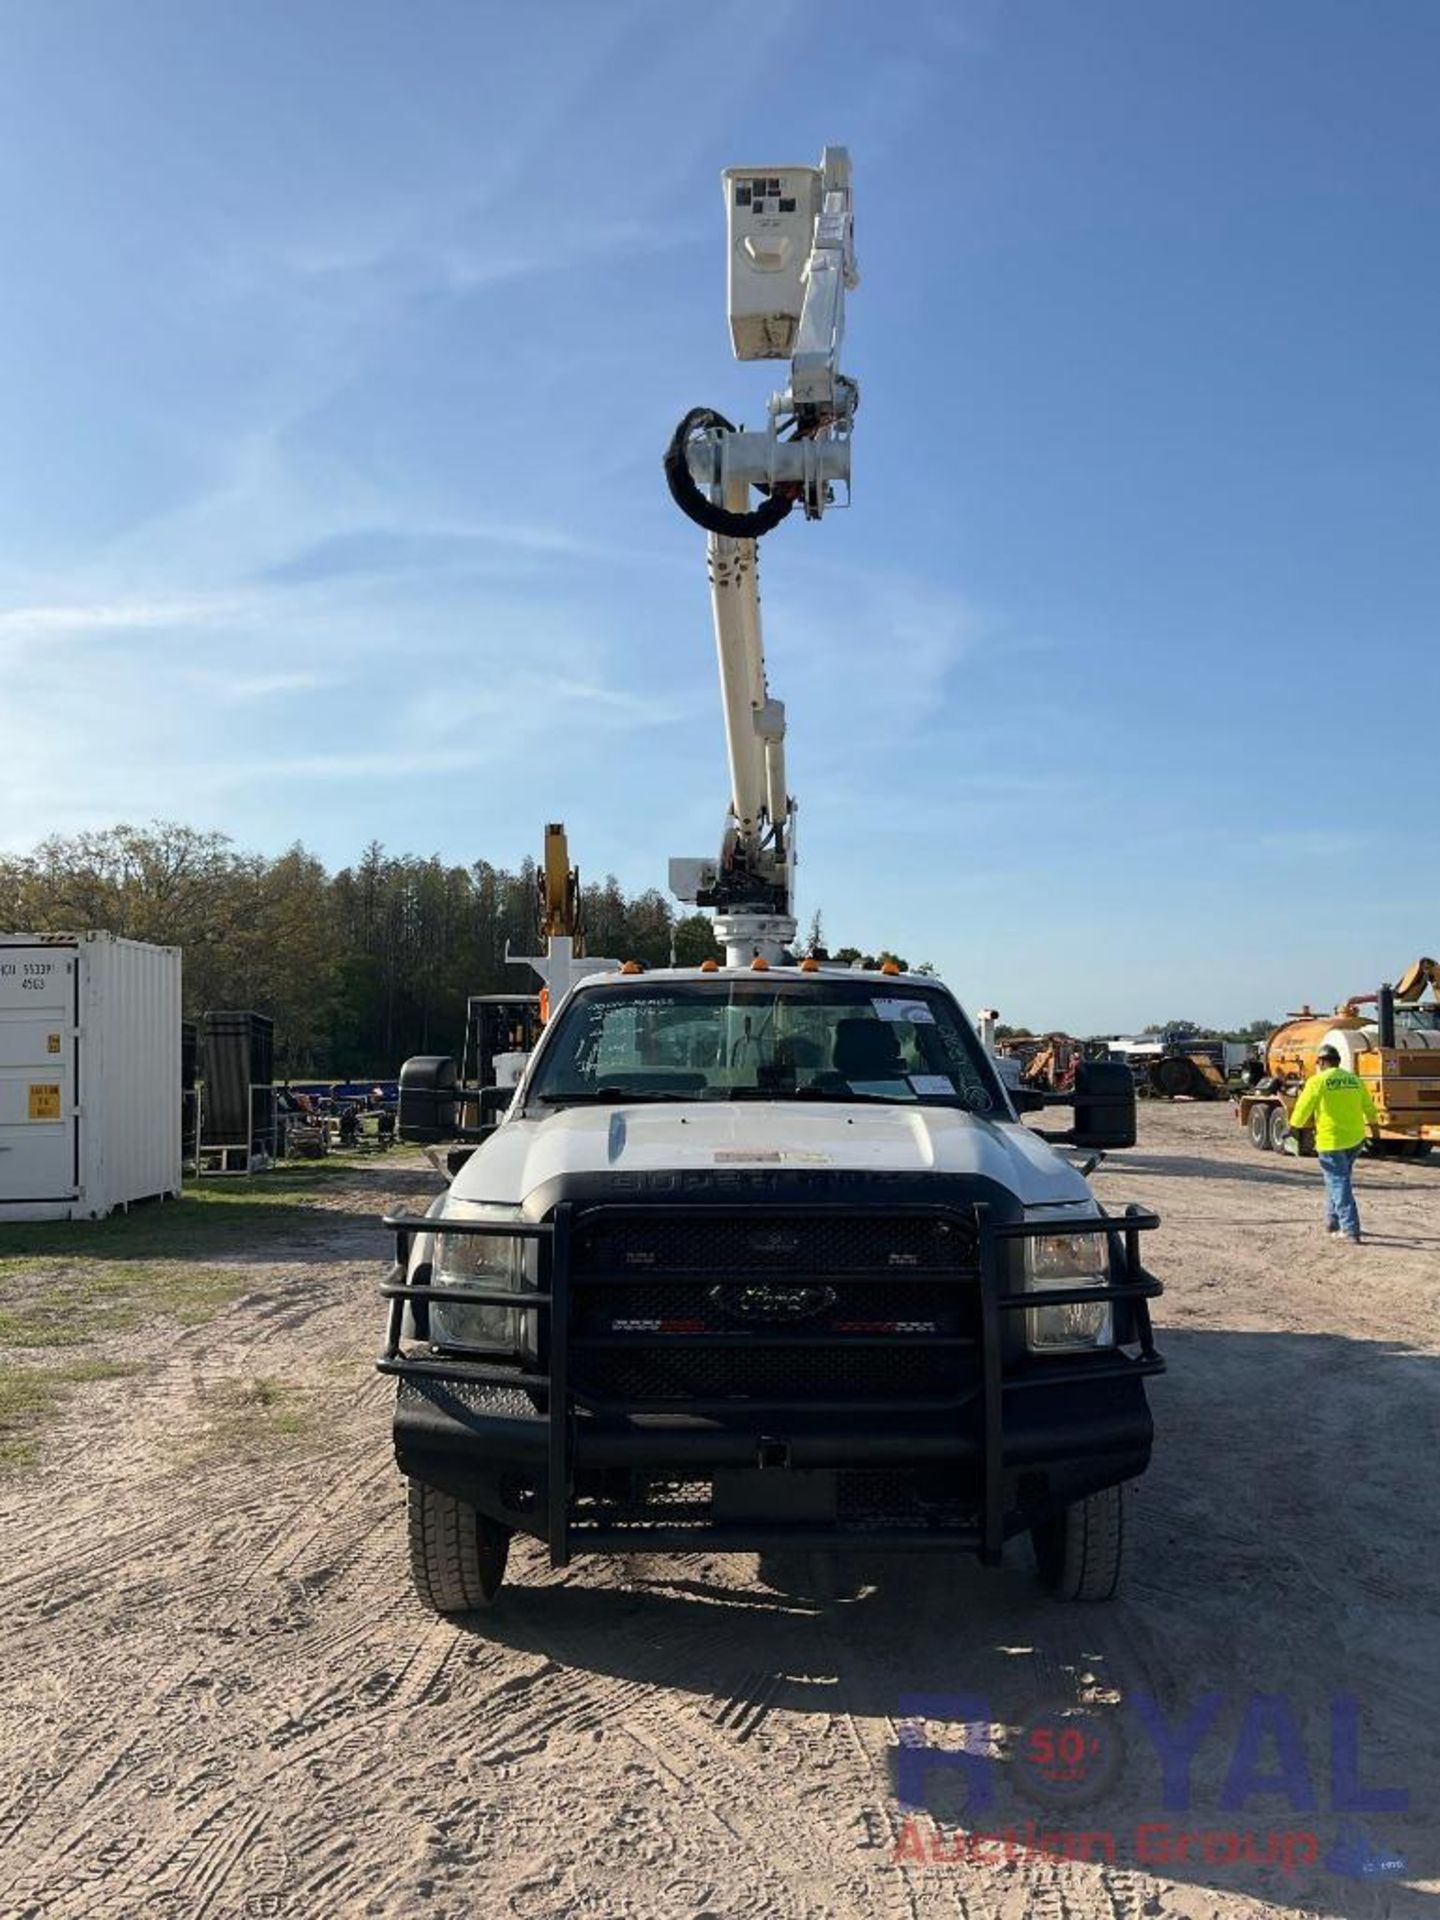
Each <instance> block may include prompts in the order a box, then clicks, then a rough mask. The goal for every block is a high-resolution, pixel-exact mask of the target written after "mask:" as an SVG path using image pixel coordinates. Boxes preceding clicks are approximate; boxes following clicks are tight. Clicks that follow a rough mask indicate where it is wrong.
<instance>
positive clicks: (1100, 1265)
mask: <svg viewBox="0 0 1440 1920" xmlns="http://www.w3.org/2000/svg"><path fill="white" fill-rule="evenodd" d="M1109 1278H1110V1262H1109V1258H1108V1253H1107V1244H1106V1240H1105V1236H1104V1234H1102V1233H1044V1234H1041V1235H1040V1236H1039V1237H1038V1238H1036V1239H1034V1240H1027V1241H1026V1242H1025V1286H1026V1289H1027V1291H1029V1292H1031V1293H1044V1292H1045V1291H1046V1290H1047V1288H1048V1289H1050V1290H1052V1291H1056V1292H1058V1291H1060V1290H1062V1289H1063V1290H1064V1291H1065V1292H1067V1293H1068V1292H1070V1291H1071V1290H1072V1289H1074V1288H1075V1287H1103V1286H1104V1285H1105V1284H1106V1282H1107V1281H1108V1280H1109ZM1025 1343H1026V1345H1027V1346H1028V1347H1029V1348H1030V1350H1031V1351H1032V1352H1033V1353H1079V1352H1083V1351H1084V1350H1086V1349H1087V1348H1091V1347H1113V1346H1114V1344H1115V1321H1114V1316H1113V1314H1112V1312H1111V1308H1110V1302H1109V1301H1108V1300H1096V1301H1095V1302H1093V1303H1091V1302H1089V1301H1084V1300H1082V1301H1078V1302H1075V1303H1072V1304H1070V1305H1064V1306H1058V1307H1031V1308H1030V1310H1029V1311H1028V1312H1027V1313H1026V1315H1025Z"/></svg>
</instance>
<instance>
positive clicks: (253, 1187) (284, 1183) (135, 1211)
mask: <svg viewBox="0 0 1440 1920" xmlns="http://www.w3.org/2000/svg"><path fill="white" fill-rule="evenodd" d="M354 1171H355V1169H354V1168H352V1167H342V1166H329V1165H327V1164H326V1163H325V1162H324V1161H319V1162H317V1163H316V1164H315V1165H314V1166H305V1167H303V1168H297V1169H294V1170H293V1171H292V1170H291V1169H289V1168H284V1169H281V1170H279V1171H277V1172H274V1173H262V1174H255V1175H254V1176H253V1177H252V1178H250V1179H239V1180H196V1181H191V1182H190V1183H189V1184H188V1185H187V1186H186V1188H185V1192H184V1195H183V1197H182V1198H181V1199H179V1200H167V1201H147V1202H144V1203H142V1204H141V1205H139V1206H134V1207H131V1209H130V1210H129V1212H128V1213H112V1214H111V1215H110V1218H109V1219H108V1220H26V1221H19V1222H11V1223H7V1224H6V1226H5V1227H4V1229H3V1231H0V1278H4V1277H5V1276H6V1275H8V1274H11V1273H16V1272H21V1273H23V1272H25V1271H27V1270H29V1269H30V1268H33V1267H34V1265H35V1264H36V1263H37V1262H44V1263H46V1264H54V1262H56V1261H58V1260H68V1259H84V1260H116V1261H136V1260H159V1261H163V1260H175V1259H180V1258H184V1257H186V1256H189V1255H200V1256H201V1257H202V1258H216V1257H223V1256H224V1254H225V1253H226V1252H227V1251H230V1252H234V1251H236V1250H238V1249H240V1248H242V1247H244V1248H246V1249H249V1248H251V1247H256V1246H261V1247H273V1246H274V1245H275V1244H276V1243H278V1242H281V1241H293V1240H297V1239H298V1240H300V1241H302V1242H303V1241H305V1240H310V1239H313V1238H315V1237H316V1236H317V1235H318V1234H319V1233H320V1232H322V1231H323V1230H324V1228H325V1226H326V1224H327V1223H328V1222H332V1221H333V1218H334V1212H333V1209H330V1208H325V1207H321V1206H319V1205H317V1204H315V1202H316V1200H317V1199H318V1198H319V1197H320V1196H321V1195H323V1193H324V1192H325V1191H326V1190H327V1189H330V1188H333V1187H334V1186H335V1185H337V1184H339V1183H343V1182H344V1181H345V1180H346V1179H348V1178H349V1177H350V1176H351V1175H352V1174H353V1173H354Z"/></svg>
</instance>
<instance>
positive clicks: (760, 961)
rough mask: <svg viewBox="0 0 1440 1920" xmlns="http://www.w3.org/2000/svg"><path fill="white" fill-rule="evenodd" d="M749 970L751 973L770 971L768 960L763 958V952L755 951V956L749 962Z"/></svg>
mask: <svg viewBox="0 0 1440 1920" xmlns="http://www.w3.org/2000/svg"><path fill="white" fill-rule="evenodd" d="M750 971H751V972H752V973H768V972H769V971H770V962H769V961H768V960H767V959H766V958H765V956H764V954H763V953H757V954H756V956H755V958H754V959H753V960H752V961H751V962H750Z"/></svg>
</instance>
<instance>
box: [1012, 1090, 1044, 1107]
mask: <svg viewBox="0 0 1440 1920" xmlns="http://www.w3.org/2000/svg"><path fill="white" fill-rule="evenodd" d="M1010 1098H1011V1100H1012V1102H1013V1103H1014V1107H1015V1111H1016V1112H1017V1113H1043V1112H1044V1111H1045V1109H1046V1107H1047V1106H1049V1104H1050V1102H1049V1101H1048V1100H1047V1099H1046V1098H1045V1096H1044V1094H1043V1093H1041V1092H1040V1091H1039V1090H1038V1089H1037V1088H1035V1087H1011V1089H1010Z"/></svg>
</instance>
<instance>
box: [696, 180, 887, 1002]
mask: <svg viewBox="0 0 1440 1920" xmlns="http://www.w3.org/2000/svg"><path fill="white" fill-rule="evenodd" d="M724 188H725V205H726V212H727V221H728V233H729V243H730V245H729V283H728V290H729V306H730V335H731V342H732V345H733V347H734V350H735V354H736V357H737V359H741V360H762V359H766V360H775V359H780V360H783V359H788V360H789V361H790V382H789V385H788V387H787V388H786V389H785V391H784V392H783V393H777V394H774V395H772V397H771V400H770V407H769V419H768V424H767V426H766V428H765V430H764V431H763V432H754V433H746V432H743V431H741V430H740V429H738V428H736V427H733V426H732V425H731V424H730V422H729V421H728V420H725V419H724V418H723V417H722V416H721V415H719V414H717V413H715V412H713V411H712V410H711V409H709V408H705V407H697V408H695V409H694V410H693V411H692V412H690V413H688V414H686V416H685V418H684V419H683V420H682V421H681V422H680V425H679V426H678V427H677V428H676V430H675V436H674V438H673V439H672V441H671V443H670V449H669V452H668V453H667V454H666V458H665V471H666V478H667V480H668V482H669V485H670V491H671V493H672V494H673V495H674V497H675V499H676V501H677V503H678V504H679V506H680V507H681V508H682V510H683V511H684V512H685V513H687V514H688V515H689V516H690V518H691V519H692V520H695V521H697V522H698V524H699V525H701V526H703V527H705V528H706V530H707V531H708V533H709V535H710V540H709V565H710V596H711V604H712V608H713V612H714V619H715V647H716V652H717V655H718V657H719V665H720V695H721V703H722V707H723V710H724V716H725V742H726V749H727V752H728V755H729V761H730V809H729V813H728V815H727V818H726V824H725V833H724V838H723V840H722V843H721V848H720V856H719V859H718V860H693V859H692V860H672V861H671V862H670V886H671V890H672V892H674V893H675V894H676V895H677V896H678V897H679V898H680V899H681V900H683V901H686V902H687V903H690V904H695V905H699V906H705V907H713V908H715V909H716V910H717V916H716V921H715V930H716V934H717V935H718V937H719V939H720V941H721V942H722V944H723V945H724V947H725V950H726V959H727V962H728V963H729V964H730V965H731V966H741V965H744V964H746V963H747V962H748V961H750V960H751V959H752V958H754V957H755V956H756V955H761V956H763V957H764V958H766V959H769V960H778V959H779V958H780V956H781V954H782V953H783V952H784V950H785V949H786V948H787V947H788V946H789V944H790V943H791V942H792V941H793V940H794V937H795V887H794V879H795V802H794V801H793V800H792V799H791V797H790V794H789V792H788V789H787V787H786V782H785V709H784V706H783V705H782V704H781V702H780V701H778V700H773V699H772V698H771V697H770V690H769V687H768V685H767V683H766V678H765V651H764V645H763V642H762V638H761V626H760V591H759V580H758V573H757V560H756V543H757V541H758V539H759V537H760V536H761V535H762V534H765V533H768V532H769V531H770V529H771V528H772V527H774V526H777V525H778V524H779V522H780V521H781V520H782V519H784V518H785V516H786V515H787V514H788V513H789V512H790V511H791V509H792V508H793V507H794V506H795V505H796V504H797V502H798V503H799V504H800V505H801V506H802V507H803V508H804V511H805V516H806V518H807V519H810V520H818V519H819V518H820V516H821V515H822V514H823V513H824V511H825V509H826V507H828V506H833V505H836V504H838V503H837V500H836V494H835V489H836V487H837V486H842V487H843V488H844V490H845V492H844V500H845V502H846V503H848V499H849V488H850V433H851V428H852V425H853V422H854V416H855V408H856V405H857V403H858V401H859V389H858V388H857V387H856V385H855V382H854V381H853V380H849V379H847V378H846V376H845V375H844V374H842V373H841V371H840V343H841V339H842V337H843V333H844V316H845V292H846V289H847V288H851V287H854V286H856V285H857V284H858V281H859V275H858V273H857V271H856V266H855V250H854V232H853V213H852V202H851V190H850V160H849V155H848V154H847V153H846V151H845V149H844V148H843V147H827V148H826V149H825V151H824V153H823V154H822V155H821V158H820V165H819V166H818V167H777V168H773V169H766V168H759V167H729V168H727V169H726V171H725V174H724ZM752 489H753V490H754V491H755V492H756V493H758V494H759V495H760V496H761V498H760V502H759V504H758V505H757V506H754V507H752V505H751V492H752Z"/></svg>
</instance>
